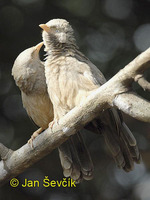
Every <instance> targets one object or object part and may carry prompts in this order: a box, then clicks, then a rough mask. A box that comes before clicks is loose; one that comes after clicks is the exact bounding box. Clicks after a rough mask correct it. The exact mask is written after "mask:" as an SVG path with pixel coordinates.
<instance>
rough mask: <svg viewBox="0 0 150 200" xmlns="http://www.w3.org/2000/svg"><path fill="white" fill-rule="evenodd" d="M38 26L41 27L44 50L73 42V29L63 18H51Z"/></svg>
mask: <svg viewBox="0 0 150 200" xmlns="http://www.w3.org/2000/svg"><path fill="white" fill-rule="evenodd" d="M39 26H40V27H41V28H42V29H43V33H42V36H43V41H44V44H45V47H46V49H45V50H46V51H48V50H50V49H51V48H60V47H62V46H63V45H64V46H65V45H67V46H69V45H70V44H75V38H74V31H73V29H72V27H71V26H70V24H69V22H67V21H66V20H65V19H53V20H50V21H49V22H47V23H46V24H40V25H39Z"/></svg>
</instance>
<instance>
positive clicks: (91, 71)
mask: <svg viewBox="0 0 150 200" xmlns="http://www.w3.org/2000/svg"><path fill="white" fill-rule="evenodd" d="M39 26H40V27H41V28H42V38H43V42H44V46H45V49H44V50H45V51H46V61H45V64H44V65H45V77H46V84H47V91H48V94H49V96H50V99H51V101H52V104H53V109H54V120H53V123H56V122H58V123H59V120H60V118H62V117H63V116H64V115H65V114H67V113H68V112H69V111H70V110H72V109H73V108H74V107H76V106H79V105H81V104H82V103H83V102H84V101H85V99H86V98H87V97H88V96H89V95H90V94H91V93H92V92H93V91H95V90H96V89H97V88H99V87H101V86H102V85H103V84H104V83H106V79H105V77H104V75H103V74H102V72H101V71H100V70H99V69H98V68H97V67H96V66H95V65H94V64H93V63H92V62H91V61H90V60H89V59H88V58H87V57H86V56H85V55H84V54H83V53H82V52H81V51H80V50H79V47H78V45H77V43H76V39H75V36H74V30H73V28H72V26H71V25H70V23H69V22H68V21H67V20H65V19H52V20H50V21H48V22H47V23H46V24H40V25H39ZM90 124H91V125H90V127H91V129H92V130H93V131H94V132H96V133H100V134H102V135H103V137H104V141H105V143H106V145H107V147H108V149H109V152H110V154H111V156H112V157H113V159H114V160H115V162H116V165H117V166H118V167H119V168H120V169H123V170H124V171H126V172H129V171H131V170H133V168H134V163H140V161H141V155H140V152H139V149H138V146H137V142H136V139H135V137H134V136H133V134H132V132H131V131H130V129H129V128H128V127H127V125H126V124H125V122H124V120H123V116H122V113H121V111H120V110H118V109H116V108H115V107H112V108H109V109H107V110H105V111H104V112H102V113H100V114H99V116H98V117H97V118H95V119H94V120H93V121H92V122H91V123H90ZM88 126H89V125H87V128H88ZM85 128H86V127H85ZM77 134H78V133H77ZM60 153H61V149H60ZM63 153H64V152H63ZM64 157H65V159H66V160H65V159H64V162H63V163H62V165H63V168H65V162H67V163H69V156H68V155H67V151H66V152H65V154H64Z"/></svg>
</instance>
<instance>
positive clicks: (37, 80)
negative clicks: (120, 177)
mask: <svg viewBox="0 0 150 200" xmlns="http://www.w3.org/2000/svg"><path fill="white" fill-rule="evenodd" d="M42 45H43V43H39V44H38V45H36V46H35V47H31V48H29V49H26V50H25V51H23V52H22V53H21V54H19V56H18V57H17V58H16V60H15V62H14V65H13V68H12V75H13V77H14V79H15V81H16V85H17V86H18V87H19V88H20V90H21V96H22V102H23V106H24V108H25V109H26V111H27V113H28V115H29V116H30V117H31V119H32V120H33V121H34V122H35V124H36V125H37V126H39V127H40V128H39V129H38V130H37V131H35V132H34V133H33V135H32V136H31V139H30V140H29V143H31V145H32V141H33V139H34V138H35V137H36V136H38V135H39V134H40V133H41V132H42V131H43V130H44V129H46V128H47V127H48V125H49V123H50V122H51V121H52V120H53V105H52V103H51V101H50V98H49V96H48V93H47V85H46V80H45V73H44V63H43V62H41V60H40V58H39V50H40V48H41V46H42ZM59 149H61V152H60V160H61V163H62V162H63V163H64V159H65V160H66V158H65V156H64V151H65V152H66V151H67V156H68V157H67V159H68V158H69V163H68V162H65V170H64V175H65V176H67V177H68V176H70V177H71V178H73V179H74V180H76V182H80V181H81V180H82V178H84V179H87V180H88V179H91V178H92V172H93V164H92V161H91V158H90V155H89V152H88V150H87V148H86V145H85V143H84V141H83V138H82V136H81V135H80V134H77V135H75V136H73V137H71V138H70V139H69V140H68V141H67V142H65V143H64V144H63V145H62V146H60V148H59Z"/></svg>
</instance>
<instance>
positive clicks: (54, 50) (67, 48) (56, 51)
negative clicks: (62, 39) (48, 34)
mask: <svg viewBox="0 0 150 200" xmlns="http://www.w3.org/2000/svg"><path fill="white" fill-rule="evenodd" d="M77 50H78V47H77V45H76V44H61V43H59V45H57V46H53V45H52V46H50V48H49V49H48V50H47V55H48V57H49V58H55V57H59V56H67V55H70V54H72V55H74V54H75V52H76V51H77Z"/></svg>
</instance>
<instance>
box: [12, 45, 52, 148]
mask: <svg viewBox="0 0 150 200" xmlns="http://www.w3.org/2000/svg"><path fill="white" fill-rule="evenodd" d="M42 45H43V42H41V43H39V44H37V45H36V46H34V47H31V48H28V49H26V50H25V51H23V52H22V53H20V54H19V56H18V57H17V58H16V60H15V62H14V65H13V68H12V75H13V77H14V79H15V82H16V85H17V86H18V87H19V88H20V90H21V96H22V102H23V106H24V108H25V109H26V111H27V113H28V115H29V116H30V117H31V119H32V120H33V121H34V123H35V124H36V125H37V126H39V127H40V128H39V129H38V130H37V131H35V132H34V133H33V135H32V136H31V139H30V140H29V141H28V142H29V143H31V145H32V141H33V139H34V138H35V137H36V136H37V135H39V134H40V133H41V132H42V131H43V130H44V129H46V128H47V127H48V124H49V123H50V122H51V121H52V120H53V106H52V103H51V101H50V99H49V96H48V93H47V85H46V81H45V72H44V71H45V70H44V65H43V63H42V62H41V60H40V58H39V51H40V48H41V47H42Z"/></svg>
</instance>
